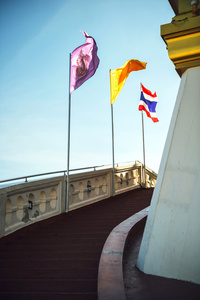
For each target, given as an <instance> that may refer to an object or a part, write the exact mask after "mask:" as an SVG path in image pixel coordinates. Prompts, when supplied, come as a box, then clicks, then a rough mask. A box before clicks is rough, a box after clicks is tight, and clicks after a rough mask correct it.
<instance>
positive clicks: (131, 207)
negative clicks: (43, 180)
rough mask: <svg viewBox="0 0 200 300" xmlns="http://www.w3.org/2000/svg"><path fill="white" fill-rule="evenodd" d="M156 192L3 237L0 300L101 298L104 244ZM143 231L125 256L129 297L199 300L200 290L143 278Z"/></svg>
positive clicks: (121, 198)
mask: <svg viewBox="0 0 200 300" xmlns="http://www.w3.org/2000/svg"><path fill="white" fill-rule="evenodd" d="M152 192H153V190H152V189H146V190H144V189H136V190H133V191H131V192H127V193H124V194H121V195H118V196H115V197H111V198H109V199H106V200H103V201H100V202H98V203H95V204H92V205H89V206H85V207H83V208H79V209H77V210H74V211H71V212H69V213H66V214H61V215H59V216H56V217H53V218H50V219H48V220H45V221H42V222H39V223H35V224H34V225H31V226H29V227H26V228H24V229H21V230H19V231H17V232H15V233H13V234H11V235H9V236H7V237H4V238H2V239H0V299H2V300H3V299H6V300H7V299H12V300H15V299H20V300H24V299H26V300H27V299H29V300H32V299H34V300H45V299H48V300H51V299H53V300H61V299H65V300H66V299H67V300H71V299H73V300H84V299H86V300H91V299H95V300H97V299H98V295H97V280H98V266H99V260H100V256H101V252H102V249H103V246H104V243H105V241H106V239H107V237H108V235H109V233H110V232H111V231H112V229H113V228H114V227H115V226H117V225H118V224H119V223H121V222H122V221H124V220H125V219H127V218H129V217H130V216H132V215H133V214H135V213H137V212H139V211H140V210H142V209H143V208H145V207H147V206H149V204H150V201H151V197H152ZM142 232H143V230H141V231H140V232H138V234H136V235H134V236H132V237H131V238H129V240H128V243H127V246H126V248H125V254H124V283H125V292H126V298H127V299H128V300H129V299H134V300H150V299H154V300H156V299H159V300H161V299H162V300H164V299H170V300H173V299H176V300H177V299H193V300H194V299H200V297H198V298H197V296H199V295H200V286H199V285H194V284H192V283H185V282H180V281H176V280H169V279H165V278H160V277H155V276H150V275H145V274H143V273H141V272H140V271H139V270H137V269H136V267H135V261H136V258H137V253H138V249H139V245H140V241H141V236H142Z"/></svg>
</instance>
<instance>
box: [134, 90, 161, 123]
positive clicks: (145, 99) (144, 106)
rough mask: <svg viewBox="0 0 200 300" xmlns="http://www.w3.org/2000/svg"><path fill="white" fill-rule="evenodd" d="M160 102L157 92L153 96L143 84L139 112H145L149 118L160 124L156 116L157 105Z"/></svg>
mask: <svg viewBox="0 0 200 300" xmlns="http://www.w3.org/2000/svg"><path fill="white" fill-rule="evenodd" d="M157 102H158V98H157V95H156V92H155V93H154V94H152V92H151V91H149V90H147V89H146V88H145V87H144V86H143V85H142V84H141V96H140V103H139V108H138V109H139V110H144V111H145V112H146V114H147V117H149V118H151V119H152V121H153V122H158V121H159V120H158V118H157V116H156V104H157Z"/></svg>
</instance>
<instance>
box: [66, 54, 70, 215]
mask: <svg viewBox="0 0 200 300" xmlns="http://www.w3.org/2000/svg"><path fill="white" fill-rule="evenodd" d="M70 79H71V53H70V54H69V108H68V146H67V149H68V150H67V186H66V201H65V211H68V210H69V161H70V127H71V93H70Z"/></svg>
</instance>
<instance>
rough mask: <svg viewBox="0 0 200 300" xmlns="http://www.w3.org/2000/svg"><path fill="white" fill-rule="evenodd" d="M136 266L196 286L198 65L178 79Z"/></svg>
mask: <svg viewBox="0 0 200 300" xmlns="http://www.w3.org/2000/svg"><path fill="white" fill-rule="evenodd" d="M166 88H167V87H166ZM166 109H167V103H166ZM137 266H138V268H139V269H140V270H142V271H143V272H145V273H147V274H153V275H158V276H163V277H168V278H175V279H179V280H185V281H191V282H194V283H198V284H200V67H196V68H191V69H188V70H187V71H186V72H185V73H184V74H183V76H182V79H181V83H180V88H179V92H178V96H177V100H176V104H175V108H174V112H173V115H172V120H171V124H170V128H169V132H168V136H167V140H166V144H165V149H164V152H163V156H162V161H161V166H160V170H159V173H158V178H157V184H156V187H155V190H154V194H153V198H152V203H151V206H150V211H149V215H148V219H147V223H146V227H145V231H144V235H143V240H142V243H141V247H140V251H139V256H138V261H137Z"/></svg>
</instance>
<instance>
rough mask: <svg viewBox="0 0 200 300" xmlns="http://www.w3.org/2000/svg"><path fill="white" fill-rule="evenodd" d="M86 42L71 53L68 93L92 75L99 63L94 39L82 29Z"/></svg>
mask: <svg viewBox="0 0 200 300" xmlns="http://www.w3.org/2000/svg"><path fill="white" fill-rule="evenodd" d="M82 32H83V34H84V35H85V37H86V42H85V44H83V45H82V46H80V47H78V48H76V49H75V50H74V51H73V52H72V54H71V75H70V94H71V93H72V92H73V91H74V90H76V89H77V88H78V87H79V86H81V85H82V84H83V83H84V82H85V81H86V80H88V79H89V78H90V77H92V76H93V75H94V73H95V72H96V69H97V68H98V65H99V58H98V56H97V49H98V48H97V45H96V42H95V40H94V39H93V38H92V37H91V36H89V35H88V34H87V33H86V32H84V31H82Z"/></svg>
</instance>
